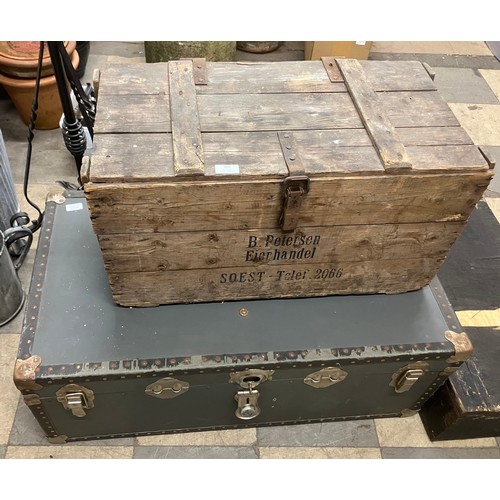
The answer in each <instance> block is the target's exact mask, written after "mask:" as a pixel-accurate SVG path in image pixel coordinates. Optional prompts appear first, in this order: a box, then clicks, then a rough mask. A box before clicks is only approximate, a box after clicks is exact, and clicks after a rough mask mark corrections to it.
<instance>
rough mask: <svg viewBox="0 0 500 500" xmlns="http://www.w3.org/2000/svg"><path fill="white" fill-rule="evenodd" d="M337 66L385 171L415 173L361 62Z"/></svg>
mask: <svg viewBox="0 0 500 500" xmlns="http://www.w3.org/2000/svg"><path fill="white" fill-rule="evenodd" d="M337 64H338V65H339V68H340V71H341V72H342V74H343V76H344V81H345V84H346V85H347V88H348V90H349V93H350V94H351V97H352V99H353V102H354V104H355V106H356V108H357V110H358V111H359V114H360V117H361V119H362V120H363V123H364V124H365V127H366V130H367V132H368V134H369V135H370V138H371V139H372V142H373V145H374V147H375V149H376V151H377V153H378V155H379V157H380V160H381V162H382V165H383V166H384V168H385V170H386V171H387V172H389V173H398V172H402V171H406V170H409V169H411V163H410V159H409V157H408V154H407V152H406V148H405V147H404V146H403V144H402V142H401V140H400V139H399V136H398V135H397V133H396V130H395V128H394V127H393V125H392V123H391V122H390V121H389V118H388V117H387V116H386V114H385V113H384V111H383V108H382V104H381V103H380V102H379V100H378V97H377V94H376V93H375V91H374V90H373V88H372V87H371V85H370V83H369V81H368V79H367V77H366V75H365V73H364V71H363V69H362V68H361V65H360V64H359V62H358V61H356V60H355V59H338V60H337Z"/></svg>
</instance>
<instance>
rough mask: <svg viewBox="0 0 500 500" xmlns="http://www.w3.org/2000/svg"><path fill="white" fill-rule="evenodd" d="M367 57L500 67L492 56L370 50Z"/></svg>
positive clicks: (434, 65) (436, 64)
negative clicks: (395, 52)
mask: <svg viewBox="0 0 500 500" xmlns="http://www.w3.org/2000/svg"><path fill="white" fill-rule="evenodd" d="M369 59H373V60H376V61H421V62H425V63H427V64H428V65H429V66H431V68H476V69H479V68H481V69H497V70H498V69H500V62H499V61H498V60H497V59H496V57H493V56H460V55H453V56H444V55H442V54H414V53H413V54H394V53H390V52H387V53H386V52H374V51H373V50H372V51H371V52H370V56H369Z"/></svg>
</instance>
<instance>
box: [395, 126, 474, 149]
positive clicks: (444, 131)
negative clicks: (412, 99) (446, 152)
mask: <svg viewBox="0 0 500 500" xmlns="http://www.w3.org/2000/svg"><path fill="white" fill-rule="evenodd" d="M397 130H398V134H399V137H400V138H401V140H402V141H403V144H404V145H405V146H406V147H408V146H453V145H461V144H463V145H465V144H469V145H470V144H473V142H472V139H471V138H470V137H469V136H468V135H467V132H466V131H465V130H464V129H463V128H462V127H454V126H444V127H416V128H414V127H412V128H397Z"/></svg>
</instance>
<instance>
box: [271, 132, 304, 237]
mask: <svg viewBox="0 0 500 500" xmlns="http://www.w3.org/2000/svg"><path fill="white" fill-rule="evenodd" d="M278 139H279V141H280V145H281V150H282V151H283V156H284V158H285V162H286V166H287V168H288V172H289V176H288V177H287V178H286V179H285V180H284V181H283V187H284V199H283V209H282V211H281V216H280V226H281V230H282V231H283V232H285V233H286V232H291V231H293V230H294V229H295V228H296V227H297V224H298V221H299V214H300V207H301V205H302V200H303V199H304V197H305V196H306V194H307V193H308V191H309V177H307V175H306V173H305V169H304V165H303V163H302V160H301V158H300V156H299V154H298V152H297V146H296V144H295V140H294V138H293V134H292V133H291V132H278Z"/></svg>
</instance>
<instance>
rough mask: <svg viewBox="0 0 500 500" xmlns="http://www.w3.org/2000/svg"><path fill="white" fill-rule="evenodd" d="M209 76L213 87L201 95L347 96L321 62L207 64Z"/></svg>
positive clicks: (200, 89)
mask: <svg viewBox="0 0 500 500" xmlns="http://www.w3.org/2000/svg"><path fill="white" fill-rule="evenodd" d="M207 73H208V82H209V83H208V85H207V86H206V87H203V88H202V87H198V88H197V91H198V94H260V93H264V94H266V93H267V94H276V93H291V92H298V93H303V92H343V93H347V89H346V87H345V85H344V84H343V83H342V82H340V83H334V84H332V83H331V82H330V80H329V79H328V77H327V76H326V75H325V71H324V69H323V67H322V66H321V64H318V62H317V61H272V62H229V63H226V62H217V63H211V62H207Z"/></svg>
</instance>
